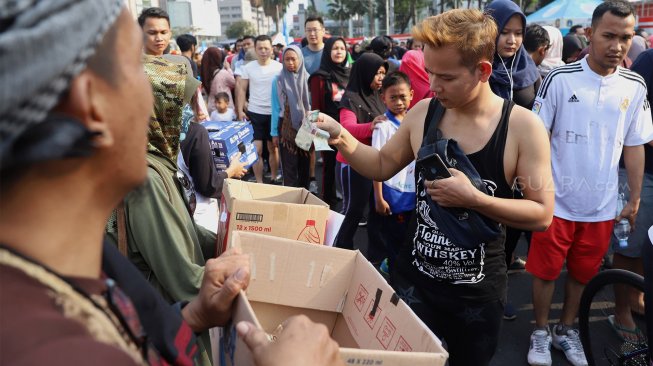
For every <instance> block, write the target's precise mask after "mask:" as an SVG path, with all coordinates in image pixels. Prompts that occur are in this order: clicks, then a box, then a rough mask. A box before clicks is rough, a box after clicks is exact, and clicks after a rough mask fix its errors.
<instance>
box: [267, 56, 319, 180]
mask: <svg viewBox="0 0 653 366" xmlns="http://www.w3.org/2000/svg"><path fill="white" fill-rule="evenodd" d="M281 57H282V60H283V69H282V70H281V73H280V74H279V76H277V78H276V79H275V80H274V81H273V82H272V85H273V90H272V92H273V93H274V92H275V90H274V89H276V98H277V101H278V106H279V108H278V109H276V110H277V111H280V112H279V114H278V118H275V115H273V116H272V121H273V122H272V128H271V135H272V143H273V144H274V146H275V147H278V148H279V149H280V155H281V172H282V175H283V185H284V186H290V187H303V188H306V189H308V185H309V182H310V181H309V178H310V172H309V167H310V154H309V153H308V152H307V151H304V150H302V149H300V148H299V147H298V146H297V144H296V143H295V137H296V136H297V131H299V128H300V127H301V125H302V120H303V119H304V116H305V115H306V113H307V112H308V111H310V109H311V105H310V99H309V98H310V97H309V94H308V72H306V68H304V56H303V55H302V51H301V49H300V48H299V47H297V46H295V45H290V46H288V47H286V49H285V50H283V54H282V56H281ZM275 87H276V88H275ZM272 97H273V98H274V97H275V96H274V95H273V96H272ZM275 122H277V123H275Z"/></svg>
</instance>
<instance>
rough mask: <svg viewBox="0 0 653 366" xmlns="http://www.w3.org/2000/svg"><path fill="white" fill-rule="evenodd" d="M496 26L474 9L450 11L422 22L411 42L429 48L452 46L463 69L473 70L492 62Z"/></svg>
mask: <svg viewBox="0 0 653 366" xmlns="http://www.w3.org/2000/svg"><path fill="white" fill-rule="evenodd" d="M497 32H498V31H497V25H496V23H495V22H494V20H493V19H492V17H490V16H489V15H487V14H484V13H483V12H481V11H479V10H476V9H453V10H449V11H446V12H444V13H442V14H439V15H436V16H433V17H429V18H426V19H424V21H422V23H420V24H419V25H417V26H415V27H414V28H413V38H414V39H416V40H419V41H421V42H422V43H425V44H427V45H429V46H431V47H434V48H441V47H447V46H453V47H454V48H455V49H457V50H458V51H459V52H460V56H461V59H462V63H463V65H465V66H467V67H474V66H476V64H477V63H478V62H479V61H483V60H485V61H490V62H492V60H493V58H494V52H495V49H496V46H495V42H496V38H497Z"/></svg>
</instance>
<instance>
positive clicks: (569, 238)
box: [526, 0, 653, 366]
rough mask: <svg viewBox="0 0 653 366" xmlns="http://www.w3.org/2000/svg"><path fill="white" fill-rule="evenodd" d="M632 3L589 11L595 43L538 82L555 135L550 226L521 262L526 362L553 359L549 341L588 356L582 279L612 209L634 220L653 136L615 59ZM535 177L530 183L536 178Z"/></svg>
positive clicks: (594, 265)
mask: <svg viewBox="0 0 653 366" xmlns="http://www.w3.org/2000/svg"><path fill="white" fill-rule="evenodd" d="M634 26H635V17H634V9H633V7H632V5H630V4H629V3H628V2H626V1H621V0H609V1H606V2H604V3H602V4H601V5H599V6H598V7H597V8H596V9H595V10H594V14H593V15H592V28H591V32H590V33H589V37H590V40H591V44H592V48H591V50H590V53H589V54H588V56H587V57H586V58H584V59H582V60H580V61H577V62H574V63H572V64H569V65H566V66H562V67H559V68H557V69H555V70H553V71H551V73H549V74H548V75H547V77H546V79H544V81H543V82H542V86H541V87H540V90H539V91H538V94H537V98H536V99H535V103H534V105H533V111H534V112H535V113H537V114H539V116H540V118H542V121H543V122H544V125H545V126H546V128H547V129H548V130H549V132H550V136H551V157H552V168H553V179H554V183H555V189H556V192H555V210H554V217H553V222H552V224H551V226H549V228H548V230H547V231H545V232H534V233H533V238H532V241H531V248H530V252H529V255H528V261H527V262H526V270H527V271H528V272H530V273H531V274H533V309H534V313H535V330H534V331H533V333H532V335H531V343H530V350H529V352H528V363H529V364H531V365H551V352H550V346H551V344H553V346H554V347H555V348H557V349H560V350H562V351H564V353H565V356H566V357H567V359H568V360H569V362H570V363H571V364H573V365H575V366H578V365H587V361H586V360H585V354H584V352H583V347H582V345H581V343H580V340H579V337H578V331H577V330H575V329H572V328H571V326H572V325H573V323H574V320H575V318H576V314H577V312H578V306H579V302H580V296H581V294H582V291H583V288H584V286H585V284H586V283H587V282H588V281H589V280H590V279H591V278H592V277H593V276H594V275H595V274H596V273H597V272H598V270H599V266H600V265H601V259H602V258H603V256H604V255H605V253H606V251H607V249H608V244H609V243H610V234H611V231H612V227H613V223H614V220H615V216H619V217H618V219H621V218H627V219H628V220H629V221H630V223H631V225H633V224H634V221H635V216H636V214H637V210H638V207H639V200H640V192H641V187H642V178H643V173H644V148H643V146H642V145H643V144H646V143H647V142H649V141H650V140H651V139H652V138H653V127H652V126H651V114H650V111H649V109H650V106H649V104H648V102H647V101H646V86H645V84H644V81H643V79H642V78H641V77H640V76H639V75H637V74H636V73H634V72H632V71H629V70H627V69H624V68H622V67H620V66H619V65H620V64H621V62H622V61H623V59H624V57H626V54H627V53H628V49H629V48H630V44H631V42H632V37H633V36H634V34H635V30H634ZM622 151H623V156H624V161H625V165H626V170H627V172H628V185H629V187H630V192H631V196H630V200H629V201H628V204H627V205H626V206H625V207H624V209H623V211H621V213H620V214H619V215H617V214H616V211H617V185H618V179H617V178H618V165H619V157H620V156H621V153H622ZM532 183H534V182H532ZM565 259H566V261H567V270H568V276H567V281H566V284H565V301H564V306H563V308H562V316H561V317H560V322H559V323H558V324H557V325H556V326H555V327H554V329H553V331H549V327H548V320H549V309H550V307H551V298H552V296H553V290H554V281H555V279H556V278H558V276H559V275H560V271H561V270H562V266H563V264H564V262H565Z"/></svg>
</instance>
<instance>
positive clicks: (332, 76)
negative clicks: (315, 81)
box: [309, 37, 351, 88]
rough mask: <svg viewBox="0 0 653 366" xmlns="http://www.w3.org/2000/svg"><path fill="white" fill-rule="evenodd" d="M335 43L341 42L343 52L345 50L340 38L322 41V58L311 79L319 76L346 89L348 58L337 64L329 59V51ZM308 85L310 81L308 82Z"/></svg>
mask: <svg viewBox="0 0 653 366" xmlns="http://www.w3.org/2000/svg"><path fill="white" fill-rule="evenodd" d="M336 41H342V43H343V44H344V45H345V51H346V50H347V42H345V39H344V38H342V37H331V38H329V39H327V40H326V41H324V49H323V50H322V58H321V59H320V68H319V69H318V70H317V71H316V72H314V73H313V75H311V77H313V76H316V75H319V76H322V77H323V78H324V79H325V80H330V81H332V82H335V83H337V84H338V85H340V86H341V87H342V88H346V87H347V84H348V83H349V71H350V70H351V68H350V67H349V61H348V58H349V57H345V60H344V61H343V62H341V63H339V64H337V63H335V62H333V60H332V59H331V50H332V49H333V45H334V44H335V43H336ZM309 83H310V80H309Z"/></svg>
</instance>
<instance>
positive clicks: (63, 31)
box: [0, 0, 123, 165]
mask: <svg viewBox="0 0 653 366" xmlns="http://www.w3.org/2000/svg"><path fill="white" fill-rule="evenodd" d="M122 6H123V0H11V1H1V2H0V85H1V87H0V153H1V154H2V155H0V163H2V165H4V163H3V162H2V161H3V160H5V158H6V156H5V155H6V154H5V152H6V151H7V150H8V148H9V147H8V146H7V145H10V144H12V141H14V140H15V139H16V138H18V137H19V136H20V134H21V133H23V132H24V131H25V130H26V129H27V128H29V127H31V126H34V125H36V124H38V123H41V122H43V120H44V119H45V117H46V116H47V115H48V113H49V111H50V110H51V109H52V108H53V107H54V106H56V104H57V103H58V101H59V98H60V97H61V95H62V94H63V93H64V92H65V91H66V90H67V89H68V87H69V85H70V82H71V80H72V79H73V78H74V77H75V76H76V75H78V74H79V73H80V72H81V71H82V70H83V69H84V68H85V66H86V62H87V60H88V58H89V57H90V56H92V55H93V54H94V52H95V48H96V47H97V45H98V44H99V43H100V41H101V40H102V37H103V36H104V34H105V33H106V32H107V30H108V29H109V27H110V26H111V25H112V24H113V23H114V22H115V21H116V19H117V17H118V15H119V14H120V11H121V9H122Z"/></svg>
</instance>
